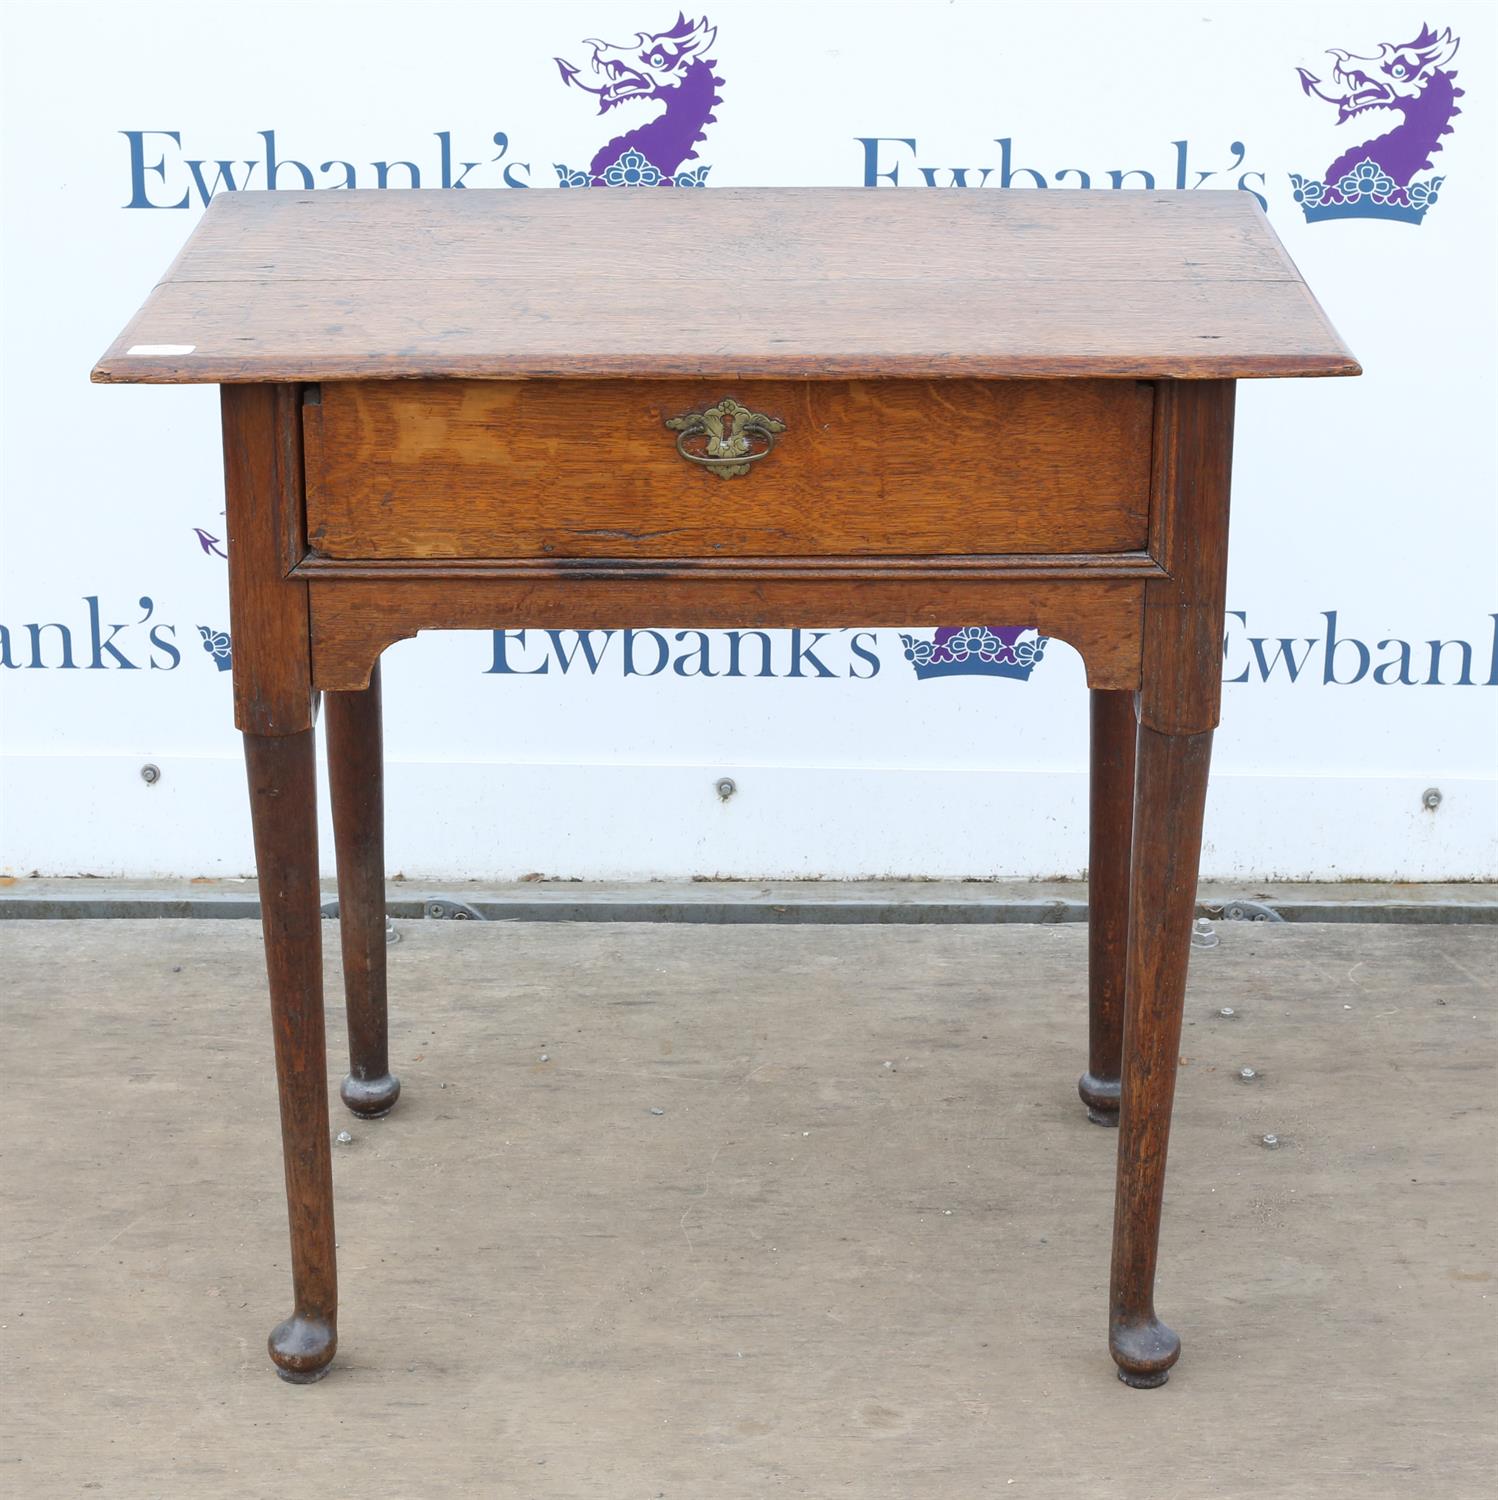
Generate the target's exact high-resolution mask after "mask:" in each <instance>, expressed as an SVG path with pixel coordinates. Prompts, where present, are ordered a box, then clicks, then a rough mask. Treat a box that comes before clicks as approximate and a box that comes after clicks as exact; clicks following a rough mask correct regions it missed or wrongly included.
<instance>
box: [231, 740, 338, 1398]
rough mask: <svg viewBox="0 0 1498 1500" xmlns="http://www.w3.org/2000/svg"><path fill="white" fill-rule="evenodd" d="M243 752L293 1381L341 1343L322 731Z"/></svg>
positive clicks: (283, 1369) (284, 1355)
mask: <svg viewBox="0 0 1498 1500" xmlns="http://www.w3.org/2000/svg"><path fill="white" fill-rule="evenodd" d="M244 752H245V766H246V769H247V770H248V772H249V782H250V813H251V816H252V818H253V820H254V827H255V865H256V870H257V872H258V874H259V880H260V920H261V925H262V927H263V928H264V932H265V967H266V970H267V973H268V975H269V978H270V1009H271V1024H272V1028H273V1031H274V1035H275V1045H276V1080H277V1083H278V1085H279V1087H280V1093H281V1147H282V1152H283V1155H284V1157H285V1162H286V1206H287V1212H288V1216H289V1218H290V1221H291V1286H292V1297H293V1310H292V1314H291V1316H290V1317H289V1318H287V1319H286V1321H285V1322H284V1323H281V1324H280V1325H278V1326H277V1327H276V1329H275V1330H274V1331H273V1332H272V1333H271V1336H270V1357H271V1358H272V1359H273V1360H274V1361H275V1363H276V1367H277V1369H278V1371H279V1372H280V1374H281V1376H282V1378H283V1379H286V1380H291V1381H296V1382H306V1381H312V1380H317V1379H318V1378H320V1377H321V1376H322V1375H324V1374H326V1373H327V1368H328V1364H329V1362H330V1361H331V1360H332V1358H333V1352H334V1350H335V1349H336V1348H337V1345H338V1331H337V1330H338V1272H337V1268H336V1265H335V1263H334V1251H333V1156H332V1147H331V1143H330V1141H329V1138H328V1132H329V1127H328V1060H327V1043H326V1039H325V1037H324V1034H323V1002H322V912H321V907H320V902H319V899H318V887H317V780H316V770H315V765H314V757H313V732H312V730H310V729H305V730H302V731H300V732H298V733H294V734H284V735H261V734H246V735H245V737H244Z"/></svg>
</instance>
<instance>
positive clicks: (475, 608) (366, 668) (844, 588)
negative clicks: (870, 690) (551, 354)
mask: <svg viewBox="0 0 1498 1500" xmlns="http://www.w3.org/2000/svg"><path fill="white" fill-rule="evenodd" d="M1147 587H1148V584H1147V583H1146V582H1143V581H1140V580H1134V579H1113V578H1108V579H1079V580H1072V581H1063V582H1021V581H1016V582H1013V583H995V582H993V581H991V580H989V579H979V580H976V581H967V580H963V579H943V580H939V581H932V580H930V579H922V578H918V579H913V580H903V579H900V578H865V579H854V580H844V579H838V578H835V577H824V578H821V579H810V580H809V579H799V578H798V579H790V580H786V581H783V582H774V581H768V580H764V579H742V578H729V579H720V580H716V581H714V580H711V579H708V580H701V579H693V578H691V577H690V576H684V577H679V578H677V579H675V580H674V581H672V582H671V583H669V584H663V583H662V582H660V581H656V580H651V579H628V578H620V579H599V578H587V579H575V578H571V579H570V578H565V577H553V578H549V579H534V580H525V581H518V582H505V581H503V580H499V579H494V578H465V577H462V576H449V577H438V578H415V579H406V580H402V581H398V582H392V581H386V580H385V579H383V578H380V577H373V578H336V577H328V578H324V579H320V580H319V581H318V583H317V584H316V585H315V586H314V587H312V588H311V589H310V590H309V598H310V600H311V604H312V672H313V678H314V681H315V682H316V683H317V685H318V687H320V688H326V689H328V690H330V691H344V692H346V691H350V690H356V689H359V688H363V687H365V686H367V685H368V683H369V680H370V672H371V670H372V669H373V667H374V664H375V662H376V661H377V660H378V658H379V655H380V652H381V651H383V650H384V649H385V648H386V647H387V646H389V645H392V644H393V643H394V642H396V641H400V640H405V639H406V638H408V637H410V636H413V635H416V634H417V633H418V632H420V631H423V630H496V629H521V628H524V629H533V630H622V629H628V628H635V629H639V628H641V627H642V626H646V625H653V626H654V627H655V628H658V629H660V630H661V631H662V632H664V633H665V634H667V635H669V634H670V633H671V632H672V631H676V630H721V629H741V630H755V629H761V630H769V629H775V628H793V627H794V628H802V629H811V628H813V627H818V628H823V627H834V628H835V627H838V626H866V627H871V628H872V627H878V626H889V625H891V624H899V625H903V626H907V627H914V628H918V627H925V628H930V627H932V626H937V625H952V624H961V623H964V622H968V623H978V622H980V621H985V620H986V621H1006V622H1008V623H1010V624H1014V625H1020V624H1025V625H1034V626H1035V627H1036V628H1037V629H1038V630H1040V631H1041V633H1042V634H1044V635H1049V636H1054V637H1056V638H1057V639H1059V640H1063V641H1065V642H1066V643H1067V644H1068V645H1069V646H1074V647H1075V648H1076V650H1077V651H1078V652H1079V653H1080V655H1081V657H1082V659H1083V661H1084V663H1085V664H1086V668H1087V682H1088V685H1089V686H1091V687H1094V688H1119V689H1128V690H1130V691H1134V690H1137V689H1138V687H1139V684H1140V634H1141V628H1142V620H1143V609H1144V590H1145V589H1146V588H1147Z"/></svg>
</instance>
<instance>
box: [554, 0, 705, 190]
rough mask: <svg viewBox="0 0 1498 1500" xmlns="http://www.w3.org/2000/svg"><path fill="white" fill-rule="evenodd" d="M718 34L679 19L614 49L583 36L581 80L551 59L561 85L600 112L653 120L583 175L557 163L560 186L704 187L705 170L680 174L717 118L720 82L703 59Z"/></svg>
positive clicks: (606, 150)
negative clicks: (588, 51) (587, 59)
mask: <svg viewBox="0 0 1498 1500" xmlns="http://www.w3.org/2000/svg"><path fill="white" fill-rule="evenodd" d="M717 34H718V28H717V27H716V26H712V25H709V23H708V19H707V17H706V16H703V18H702V19H701V20H700V21H689V20H687V18H686V16H685V15H684V14H683V13H681V12H678V13H677V17H676V24H675V25H674V26H673V27H672V28H671V29H670V30H669V31H661V32H657V33H655V34H653V35H652V34H651V33H650V32H645V31H641V32H637V33H636V35H635V39H634V41H633V42H630V43H625V44H623V45H616V44H615V43H613V42H600V41H598V40H597V39H596V38H594V37H589V38H588V39H587V40H586V41H585V42H584V43H583V45H584V46H586V47H591V48H592V49H593V57H592V61H591V64H590V66H589V70H588V73H589V75H591V77H592V78H593V79H594V80H595V81H594V82H593V83H588V82H587V81H586V76H587V75H585V74H584V71H583V69H582V68H577V67H574V66H573V65H572V64H571V63H570V62H568V61H567V60H566V59H565V58H562V57H559V58H557V60H556V62H557V66H558V67H559V68H560V69H561V70H562V82H563V83H564V84H567V85H568V86H569V87H571V88H578V89H582V90H583V92H584V93H588V94H592V95H593V96H594V98H596V99H597V100H598V113H599V114H600V115H606V114H608V113H609V112H610V111H611V110H616V109H622V110H623V111H624V116H625V118H628V116H629V115H630V114H631V113H632V112H634V111H636V110H640V109H650V110H652V111H653V113H652V115H651V117H650V118H649V119H647V120H644V121H642V122H641V123H640V124H638V125H636V126H635V127H634V128H633V129H632V130H627V131H625V132H624V134H622V135H616V136H615V137H614V139H613V140H611V141H610V142H609V143H608V145H606V146H604V147H602V148H601V149H600V150H599V152H598V154H597V155H596V156H594V158H593V160H592V161H591V162H590V163H589V164H588V168H587V170H586V171H582V170H580V169H576V168H573V167H566V166H563V165H562V164H561V163H560V162H557V163H555V166H556V172H557V178H558V181H559V185H560V186H562V187H566V188H571V187H703V186H705V185H706V181H707V174H708V170H709V169H708V168H707V167H705V166H697V167H691V168H688V169H687V170H686V171H683V170H682V164H683V163H684V162H689V161H696V159H697V151H696V147H697V146H698V144H699V143H700V142H702V141H703V140H705V139H706V136H705V135H704V134H703V131H704V128H705V127H706V126H708V125H711V124H713V123H714V122H715V120H716V119H717V116H716V115H714V114H713V107H714V105H717V104H721V103H722V102H723V101H722V99H721V98H720V96H719V95H718V93H717V90H718V89H719V88H721V87H722V84H723V80H722V79H721V78H719V77H718V76H717V75H716V74H715V73H714V72H713V69H714V68H715V67H717V63H716V62H715V61H714V60H713V59H712V58H710V57H708V56H706V53H707V49H708V48H709V47H711V46H712V44H713V39H714V38H715V37H716V36H717Z"/></svg>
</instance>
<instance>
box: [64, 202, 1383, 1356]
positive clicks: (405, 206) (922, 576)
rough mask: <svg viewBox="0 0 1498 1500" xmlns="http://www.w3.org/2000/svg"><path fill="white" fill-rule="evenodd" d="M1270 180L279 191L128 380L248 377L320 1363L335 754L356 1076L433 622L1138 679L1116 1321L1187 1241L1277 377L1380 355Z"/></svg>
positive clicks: (1121, 984)
mask: <svg viewBox="0 0 1498 1500" xmlns="http://www.w3.org/2000/svg"><path fill="white" fill-rule="evenodd" d="M1357 373H1359V370H1358V365H1357V363H1356V362H1355V361H1354V359H1353V358H1352V356H1351V355H1350V354H1349V353H1348V351H1347V349H1346V348H1345V347H1344V346H1343V345H1342V343H1341V341H1340V340H1339V339H1338V337H1337V335H1336V332H1335V331H1334V330H1333V329H1332V327H1331V325H1330V324H1329V323H1328V321H1327V319H1326V317H1325V315H1324V314H1323V313H1322V311H1321V309H1320V308H1319V307H1318V306H1317V304H1316V302H1315V299H1314V298H1313V297H1312V296H1311V294H1310V292H1309V291H1308V290H1307V288H1306V286H1305V284H1304V283H1303V282H1302V280H1301V278H1300V276H1299V274H1298V273H1297V271H1296V269H1295V266H1294V264H1293V263H1292V262H1291V260H1290V259H1289V257H1288V256H1287V255H1286V253H1285V251H1284V250H1283V248H1282V247H1281V245H1280V243H1279V241H1278V240H1277V239H1276V237H1275V235H1274V233H1273V231H1272V230H1271V229H1270V228H1269V225H1268V222H1267V221H1266V220H1265V218H1264V216H1263V214H1262V213H1261V211H1260V209H1259V207H1258V204H1257V203H1256V201H1255V200H1254V199H1253V198H1252V197H1251V196H1250V195H1249V194H1248V193H1242V192H1158V193H1157V192H1014V191H1008V192H999V191H993V190H976V191H975V190H961V189H945V190H943V189H929V190H921V191H918V192H898V191H885V192H877V191H875V192H871V191H869V190H867V189H863V188H854V189H841V188H800V189H768V188H766V189H728V188H719V189H711V190H708V191H705V192H662V191H647V190H640V191H613V192H586V193H584V192H575V191H573V192H540V191H532V192H520V191H509V192H506V191H492V192H479V191H466V190H465V191H446V192H431V191H425V192H378V191H376V192H318V193H313V192H237V193H229V194H222V195H220V196H218V197H216V198H214V200H213V201H212V203H211V204H210V205H209V207H208V209H207V212H206V213H205V214H204V216H203V218H202V220H201V222H200V223H199V225H198V227H197V229H196V230H195V231H194V233H193V235H192V237H191V238H190V239H189V240H188V242H187V245H186V247H185V248H184V249H183V251H182V253H181V254H180V255H179V256H178V257H177V259H176V261H175V262H174V263H173V264H172V267H171V269H170V270H169V271H168V272H167V275H166V278H165V279H164V280H163V281H162V282H161V284H160V285H158V286H157V287H156V289H155V290H154V291H153V292H152V293H151V295H150V297H149V298H148V299H147V301H146V303H145V306H144V307H143V308H142V309H141V310H140V312H139V313H137V314H136V316H135V317H134V319H133V320H132V321H131V322H130V324H129V325H128V327H127V328H126V329H125V331H124V333H122V334H121V335H120V337H119V338H118V339H117V340H116V341H115V343H114V344H113V346H112V347H111V348H110V350H109V352H108V353H107V354H106V355H105V356H104V358H103V359H102V360H101V361H100V362H99V365H98V367H97V368H96V369H95V370H94V372H93V378H94V379H95V380H96V381H121V382H136V381H140V382H154V383H162V384H174V383H184V382H206V383H212V384H216V385H219V386H220V387H221V389H222V407H223V442H224V471H225V487H226V491H227V514H228V535H229V542H230V546H229V596H230V611H231V621H232V632H233V645H234V702H235V718H236V722H237V723H238V726H239V728H240V729H241V730H242V731H243V734H244V746H245V759H246V762H247V765H248V770H249V787H250V805H251V813H252V816H253V820H254V832H255V854H256V860H257V863H258V868H259V876H260V900H261V908H262V913H263V924H264V932H265V952H266V967H267V970H268V971H269V978H270V1001H271V1017H272V1024H273V1029H274V1035H275V1055H276V1072H277V1077H278V1080H279V1085H280V1098H281V1132H282V1140H283V1144H284V1150H285V1165H286V1194H287V1202H288V1206H289V1211H290V1220H291V1261H292V1288H293V1304H294V1310H293V1312H292V1315H291V1316H290V1317H289V1318H288V1319H287V1320H286V1321H285V1322H283V1323H281V1324H280V1325H279V1326H278V1327H277V1328H276V1329H275V1330H274V1332H273V1333H272V1334H271V1336H270V1354H271V1358H272V1360H274V1361H275V1364H276V1366H277V1368H278V1369H279V1371H280V1373H281V1374H282V1375H283V1376H285V1377H286V1378H287V1379H288V1380H293V1381H311V1380H315V1379H317V1378H318V1377H320V1376H321V1375H323V1374H325V1373H326V1371H327V1369H328V1366H329V1363H330V1361H331V1360H332V1358H333V1354H334V1350H335V1348H336V1346H337V1281H336V1272H335V1268H334V1249H333V1245H334V1241H333V1178H332V1157H331V1149H330V1142H329V1135H330V1131H329V1120H328V1091H327V1057H326V1043H325V1039H324V1026H323V993H322V932H321V916H320V902H319V895H318V883H317V879H318V859H317V821H316V808H315V782H314V759H313V733H314V728H313V726H314V720H315V717H316V708H317V702H318V695H319V694H321V695H322V699H323V701H324V702H325V704H326V729H327V740H328V759H329V767H330V787H331V796H332V804H333V827H334V841H335V844H336V848H337V857H338V894H339V902H340V915H341V922H340V927H341V939H342V944H343V957H344V972H345V984H346V1000H347V1005H348V1022H349V1044H350V1071H349V1075H348V1077H347V1079H346V1080H345V1081H344V1084H343V1089H342V1094H343V1100H344V1103H345V1104H346V1105H347V1106H348V1107H349V1108H350V1109H351V1110H353V1111H354V1112H355V1113H356V1114H358V1115H362V1116H366V1117H371V1116H377V1115H381V1114H384V1113H386V1112H387V1111H388V1110H389V1109H390V1108H391V1107H392V1106H393V1105H394V1104H395V1101H396V1099H397V1097H398V1095H399V1093H400V1084H399V1082H398V1080H397V1079H396V1078H395V1077H394V1076H393V1075H392V1074H391V1072H390V1063H389V1057H388V1051H387V1042H386V990H385V934H384V849H383V816H382V784H381V783H382V750H381V729H380V683H379V657H380V653H381V651H383V650H384V648H385V647H386V646H388V645H390V644H391V643H392V642H394V641H397V640H400V639H402V638H404V637H408V636H412V635H414V634H416V632H417V631H420V630H432V629H474V628H478V629H490V628H497V627H521V626H525V627H529V628H540V629H545V628H558V627H560V628H577V629H584V628H587V629H605V628H610V627H612V628H624V627H627V626H638V625H643V624H646V623H655V624H673V625H676V626H680V627H683V628H685V627H691V628H723V627H760V628H771V627H783V626H826V627H834V626H849V627H851V626H860V627H875V626H895V625H906V626H917V625H921V626H935V625H961V624H965V623H969V622H977V621H988V622H1000V623H1003V624H1010V625H1028V626H1034V627H1036V628H1038V629H1039V630H1041V631H1042V632H1044V633H1045V634H1047V635H1052V636H1058V637H1059V638H1060V639H1062V640H1064V641H1067V642H1069V643H1070V644H1071V645H1073V646H1074V647H1075V648H1076V649H1077V650H1078V651H1079V652H1080V653H1081V655H1082V658H1083V660H1084V662H1085V664H1086V673H1087V683H1088V686H1089V688H1090V689H1091V697H1092V792H1091V811H1092V833H1091V860H1090V869H1091V913H1090V917H1091V934H1090V948H1089V963H1090V983H1089V991H1090V1045H1089V1054H1088V1065H1087V1071H1086V1072H1085V1073H1084V1074H1083V1075H1082V1079H1081V1083H1080V1085H1079V1088H1080V1093H1081V1095H1082V1099H1083V1101H1084V1103H1085V1104H1086V1106H1087V1110H1088V1113H1089V1114H1090V1116H1091V1117H1092V1119H1094V1120H1095V1121H1097V1122H1099V1123H1102V1124H1108V1123H1115V1122H1116V1123H1117V1124H1118V1125H1119V1127H1120V1129H1119V1135H1118V1189H1117V1198H1116V1202H1115V1217H1114V1230H1113V1264H1112V1284H1111V1291H1110V1306H1109V1347H1110V1350H1111V1352H1112V1355H1113V1359H1114V1361H1115V1362H1116V1363H1117V1365H1118V1373H1119V1375H1120V1376H1121V1377H1122V1379H1124V1380H1125V1381H1127V1382H1128V1383H1129V1384H1130V1385H1134V1386H1157V1385H1160V1384H1162V1383H1163V1382H1164V1381H1165V1379H1166V1378H1167V1375H1168V1372H1169V1370H1170V1367H1171V1366H1172V1365H1173V1364H1174V1363H1175V1361H1176V1358H1177V1357H1178V1355H1179V1353H1180V1341H1179V1339H1178V1338H1177V1337H1176V1335H1175V1334H1174V1333H1173V1332H1171V1330H1170V1329H1169V1328H1167V1327H1166V1326H1165V1324H1163V1323H1162V1322H1161V1321H1160V1320H1159V1319H1158V1318H1157V1317H1156V1315H1155V1308H1154V1280H1155V1259H1156V1249H1157V1243H1158V1237H1159V1228H1160V1208H1161V1197H1162V1192H1163V1187H1164V1178H1165V1153H1166V1141H1167V1137H1168V1135H1169V1131H1170V1112H1171V1100H1172V1096H1173V1094H1174V1090H1175V1075H1176V1064H1177V1052H1178V1046H1179V1039H1180V1030H1181V1007H1182V1001H1183V997H1184V992H1185V984H1186V960H1187V955H1188V952H1189V947H1190V932H1191V922H1192V916H1193V909H1194V903H1195V898H1196V877H1197V862H1198V858H1199V853H1200V845H1201V829H1202V808H1203V802H1204V799H1205V796H1206V789H1207V763H1208V757H1209V752H1210V747H1211V742H1212V730H1213V727H1214V726H1215V725H1216V723H1217V718H1218V703H1219V697H1220V681H1221V656H1222V622H1223V608H1224V586H1225V578H1226V571H1227V528H1228V484H1229V471H1230V468H1231V452H1232V434H1233V393H1234V382H1235V381H1236V380H1238V379H1242V378H1253V377H1260V376H1281V375H1356V374H1357Z"/></svg>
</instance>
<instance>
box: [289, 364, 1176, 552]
mask: <svg viewBox="0 0 1498 1500" xmlns="http://www.w3.org/2000/svg"><path fill="white" fill-rule="evenodd" d="M725 394H730V393H729V392H725V391H724V390H723V389H722V388H721V386H718V385H713V386H709V385H705V384H702V383H700V382H693V381H639V382H629V381H626V382H615V381H578V380H569V381H530V382H503V383H499V382H493V381H429V382H425V381H424V382H422V383H420V384H419V385H413V384H411V383H409V382H399V381H397V382H379V383H373V384H360V383H338V384H329V385H326V386H324V387H323V388H322V392H321V399H320V402H319V403H318V404H316V405H309V406H308V407H307V408H306V412H307V524H308V542H309V545H310V546H311V548H312V549H313V551H314V552H316V553H318V554H320V555H322V556H324V557H332V558H462V557H469V558H481V557H493V558H522V557H528V558H569V557H620V556H624V555H628V556H631V557H735V556H738V557H744V556H816V555H824V556H825V555H827V554H839V555H844V556H860V555H878V554H915V555H921V554H929V555H952V554H958V555H961V554H988V555H993V554H1011V555H1012V554H1021V555H1028V554H1038V553H1065V552H1082V551H1086V552H1092V553H1109V552H1129V551H1137V550H1140V549H1142V548H1143V547H1144V544H1145V539H1146V532H1147V529H1148V512H1149V486H1150V444H1151V424H1152V413H1153V406H1154V391H1153V388H1152V387H1151V386H1149V385H1147V384H1143V383H1140V382H1136V381H1097V380H1092V381H946V382H931V381H898V380H897V381H870V382H846V381H815V382H811V381H802V382H796V383H785V382H764V383H759V384H756V385H754V386H753V387H749V388H740V390H739V395H740V396H741V397H742V399H743V400H745V401H746V402H747V401H750V400H752V401H753V404H754V408H755V410H756V411H759V412H762V413H765V414H767V415H769V416H772V417H774V418H776V419H778V420H780V421H782V422H783V423H784V424H785V431H784V433H783V434H782V435H780V437H779V438H778V440H777V442H776V445H775V447H774V449H773V451H772V452H771V453H770V454H769V455H768V456H767V457H766V458H764V459H763V460H761V461H758V462H756V463H755V464H754V465H753V466H752V467H751V469H750V471H749V473H747V474H745V475H742V476H740V477H737V478H732V479H723V478H720V477H718V476H717V475H716V474H713V473H711V472H708V471H706V470H704V469H703V468H702V467H700V466H698V465H694V464H692V463H689V462H687V461H686V460H685V459H684V458H683V457H682V456H681V454H680V453H679V452H678V451H677V440H676V434H675V433H674V432H672V431H671V430H669V429H668V428H667V427H666V426H665V419H666V418H667V417H673V416H677V415H679V414H681V413H683V412H688V411H693V410H701V409H702V408H703V407H705V406H709V405H712V404H713V403H715V402H716V401H718V400H719V399H720V398H721V397H722V396H723V395H725Z"/></svg>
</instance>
